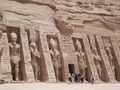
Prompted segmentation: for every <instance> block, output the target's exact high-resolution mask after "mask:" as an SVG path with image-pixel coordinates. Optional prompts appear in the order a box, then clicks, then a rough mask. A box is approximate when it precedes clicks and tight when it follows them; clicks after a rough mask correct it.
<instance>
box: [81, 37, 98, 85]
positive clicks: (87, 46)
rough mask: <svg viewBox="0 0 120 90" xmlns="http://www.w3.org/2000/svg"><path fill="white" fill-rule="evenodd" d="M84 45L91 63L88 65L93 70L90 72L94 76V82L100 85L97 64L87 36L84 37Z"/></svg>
mask: <svg viewBox="0 0 120 90" xmlns="http://www.w3.org/2000/svg"><path fill="white" fill-rule="evenodd" d="M83 43H84V46H85V51H86V56H87V60H88V63H89V64H88V65H89V67H90V70H91V71H90V72H91V74H92V77H93V78H94V82H95V83H100V79H99V76H98V73H97V69H96V67H95V64H94V60H93V56H92V53H91V49H90V44H89V41H88V38H87V35H83Z"/></svg>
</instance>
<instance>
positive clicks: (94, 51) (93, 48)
mask: <svg viewBox="0 0 120 90" xmlns="http://www.w3.org/2000/svg"><path fill="white" fill-rule="evenodd" d="M92 51H93V53H94V54H97V48H96V47H95V45H92Z"/></svg>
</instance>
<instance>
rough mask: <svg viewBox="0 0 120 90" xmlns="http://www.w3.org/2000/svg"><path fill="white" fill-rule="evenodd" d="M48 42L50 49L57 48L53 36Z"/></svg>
mask: <svg viewBox="0 0 120 90" xmlns="http://www.w3.org/2000/svg"><path fill="white" fill-rule="evenodd" d="M49 43H50V45H51V48H52V49H56V48H57V42H56V41H55V40H54V39H53V38H51V39H50V42H49Z"/></svg>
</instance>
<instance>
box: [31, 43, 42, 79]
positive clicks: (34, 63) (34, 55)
mask: <svg viewBox="0 0 120 90" xmlns="http://www.w3.org/2000/svg"><path fill="white" fill-rule="evenodd" d="M30 52H31V58H32V61H31V64H32V67H33V72H34V77H35V81H38V72H39V70H40V66H39V64H38V63H39V60H40V53H39V51H38V49H37V45H36V43H35V41H32V42H31V43H30Z"/></svg>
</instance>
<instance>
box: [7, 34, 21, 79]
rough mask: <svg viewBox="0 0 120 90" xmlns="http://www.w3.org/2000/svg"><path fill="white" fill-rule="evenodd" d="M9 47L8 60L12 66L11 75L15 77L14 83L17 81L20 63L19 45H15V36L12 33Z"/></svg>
mask: <svg viewBox="0 0 120 90" xmlns="http://www.w3.org/2000/svg"><path fill="white" fill-rule="evenodd" d="M10 36H11V43H10V44H9V47H10V60H11V64H12V70H13V71H12V74H13V76H15V77H14V78H15V81H19V62H20V60H21V59H20V45H19V44H18V43H17V34H16V33H15V32H12V33H11V34H10Z"/></svg>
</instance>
